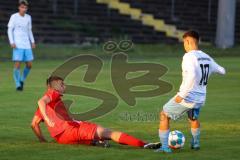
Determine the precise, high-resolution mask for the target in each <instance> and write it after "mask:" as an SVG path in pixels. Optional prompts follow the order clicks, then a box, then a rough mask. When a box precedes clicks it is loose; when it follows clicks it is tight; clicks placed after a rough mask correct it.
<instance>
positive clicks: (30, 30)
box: [28, 16, 35, 43]
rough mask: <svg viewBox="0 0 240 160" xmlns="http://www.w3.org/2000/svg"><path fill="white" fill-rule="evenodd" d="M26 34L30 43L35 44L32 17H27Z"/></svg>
mask: <svg viewBox="0 0 240 160" xmlns="http://www.w3.org/2000/svg"><path fill="white" fill-rule="evenodd" d="M28 33H29V39H30V41H31V43H35V40H34V37H33V33H32V17H31V16H29V24H28Z"/></svg>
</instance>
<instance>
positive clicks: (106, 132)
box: [96, 126, 111, 139]
mask: <svg viewBox="0 0 240 160" xmlns="http://www.w3.org/2000/svg"><path fill="white" fill-rule="evenodd" d="M96 133H97V138H98V139H106V138H109V137H111V130H110V129H107V128H103V127H102V126H98V127H97V132H96Z"/></svg>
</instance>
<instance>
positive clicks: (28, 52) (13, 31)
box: [8, 0, 36, 91]
mask: <svg viewBox="0 0 240 160" xmlns="http://www.w3.org/2000/svg"><path fill="white" fill-rule="evenodd" d="M18 10H19V12H17V13H15V14H13V15H11V18H10V20H9V22H8V38H9V42H10V45H11V47H12V48H13V57H12V60H13V61H14V63H15V64H14V70H13V77H14V80H15V83H16V90H17V91H22V90H23V85H24V81H25V80H26V78H27V76H28V74H29V72H30V70H31V68H32V61H33V59H34V57H33V53H32V48H35V47H36V45H35V41H34V38H33V33H32V19H31V16H30V15H28V14H26V12H27V10H28V2H27V1H26V0H20V1H19V6H18ZM21 62H25V63H26V66H25V68H24V70H23V72H22V74H21V71H20V65H21Z"/></svg>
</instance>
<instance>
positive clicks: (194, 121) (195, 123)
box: [188, 119, 200, 128]
mask: <svg viewBox="0 0 240 160" xmlns="http://www.w3.org/2000/svg"><path fill="white" fill-rule="evenodd" d="M188 120H189V122H190V125H191V128H199V127H200V122H199V120H197V119H188Z"/></svg>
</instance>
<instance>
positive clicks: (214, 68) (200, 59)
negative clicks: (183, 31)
mask: <svg viewBox="0 0 240 160" xmlns="http://www.w3.org/2000/svg"><path fill="white" fill-rule="evenodd" d="M212 73H219V74H225V69H224V68H223V67H221V66H219V65H218V64H217V63H216V62H215V61H214V60H213V59H212V58H211V57H210V56H209V55H207V54H206V53H204V52H202V51H200V50H193V51H190V52H188V53H185V55H184V56H183V61H182V76H183V79H182V84H181V86H180V90H179V92H178V95H179V96H180V97H182V98H184V99H185V100H187V101H190V102H195V103H204V102H205V100H206V88H207V83H208V78H209V77H210V75H211V74H212Z"/></svg>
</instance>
